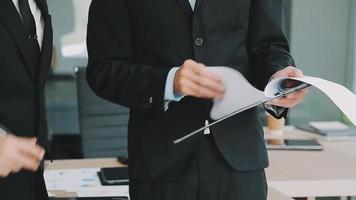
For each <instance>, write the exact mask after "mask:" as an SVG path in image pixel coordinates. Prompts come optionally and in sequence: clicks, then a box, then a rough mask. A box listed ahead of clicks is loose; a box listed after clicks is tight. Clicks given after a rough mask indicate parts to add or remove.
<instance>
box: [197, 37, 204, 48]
mask: <svg viewBox="0 0 356 200" xmlns="http://www.w3.org/2000/svg"><path fill="white" fill-rule="evenodd" d="M203 43H204V40H203V38H200V37H198V38H196V39H195V45H197V46H201V45H203Z"/></svg>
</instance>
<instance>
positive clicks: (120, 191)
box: [77, 185, 129, 197]
mask: <svg viewBox="0 0 356 200" xmlns="http://www.w3.org/2000/svg"><path fill="white" fill-rule="evenodd" d="M77 194H78V197H129V186H127V185H123V186H114V187H111V189H94V190H83V191H78V192H77Z"/></svg>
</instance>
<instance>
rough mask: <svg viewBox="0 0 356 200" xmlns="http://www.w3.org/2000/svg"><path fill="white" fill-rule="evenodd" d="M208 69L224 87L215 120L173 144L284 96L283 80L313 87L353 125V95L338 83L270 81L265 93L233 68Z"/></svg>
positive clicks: (308, 78)
mask: <svg viewBox="0 0 356 200" xmlns="http://www.w3.org/2000/svg"><path fill="white" fill-rule="evenodd" d="M209 70H211V71H212V72H214V73H216V74H217V75H218V76H220V78H221V79H222V81H223V83H224V85H225V95H224V98H223V99H215V100H214V105H213V107H212V109H211V111H210V117H211V118H212V119H213V120H216V121H214V122H212V123H211V124H209V125H206V126H204V127H202V128H200V129H197V130H195V131H193V132H191V133H189V134H187V135H185V136H183V137H181V138H178V139H176V140H175V141H174V144H177V143H180V142H182V141H184V140H186V139H188V138H189V137H192V136H193V135H195V134H198V133H201V132H202V131H203V130H205V129H206V128H208V127H210V126H213V125H215V124H217V123H220V122H221V121H223V120H225V119H227V118H229V117H232V116H234V115H236V114H238V113H240V112H243V111H245V110H247V109H250V108H252V107H255V106H258V105H260V104H263V103H266V102H268V101H270V100H272V99H275V98H279V97H281V96H283V95H284V94H285V93H286V92H285V91H281V83H282V81H283V80H286V79H290V80H296V81H300V82H303V83H306V84H301V85H300V86H303V85H306V86H314V87H315V88H317V89H319V90H320V91H322V92H323V93H324V94H326V95H327V96H328V97H329V98H330V99H331V100H332V101H333V102H334V103H335V105H336V106H337V107H338V108H339V109H340V110H341V111H342V112H343V113H344V114H345V115H346V116H347V117H348V118H349V119H350V121H351V122H352V123H353V124H354V125H356V95H355V94H354V93H352V92H351V91H350V90H348V89H347V88H346V87H344V86H342V85H340V84H337V83H334V82H331V81H327V80H324V79H321V78H316V77H311V76H304V77H301V78H291V77H285V78H279V79H275V80H272V81H271V82H270V83H268V85H267V86H266V88H265V90H264V91H260V90H258V89H256V88H255V87H253V86H252V85H251V84H250V83H249V82H248V80H247V79H246V78H245V77H244V76H243V75H242V74H241V73H240V72H238V71H236V70H235V69H232V68H229V67H215V66H214V67H209ZM298 87H299V86H296V87H294V88H291V89H290V90H289V91H287V93H289V92H294V91H296V90H297V89H298ZM303 87H304V86H303Z"/></svg>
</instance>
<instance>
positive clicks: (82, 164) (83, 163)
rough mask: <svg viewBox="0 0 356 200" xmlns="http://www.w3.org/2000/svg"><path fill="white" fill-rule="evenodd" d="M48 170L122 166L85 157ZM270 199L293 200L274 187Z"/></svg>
mask: <svg viewBox="0 0 356 200" xmlns="http://www.w3.org/2000/svg"><path fill="white" fill-rule="evenodd" d="M46 166H47V169H46V170H59V169H80V168H100V167H122V166H123V165H122V164H120V163H118V162H117V161H116V159H114V158H106V159H83V160H54V161H53V163H49V162H46ZM49 192H51V193H53V194H55V195H56V197H63V198H70V197H76V196H77V194H76V193H68V192H64V191H49ZM268 200H292V199H291V198H289V197H287V196H286V195H283V194H282V193H280V192H278V191H277V190H275V189H273V188H269V194H268Z"/></svg>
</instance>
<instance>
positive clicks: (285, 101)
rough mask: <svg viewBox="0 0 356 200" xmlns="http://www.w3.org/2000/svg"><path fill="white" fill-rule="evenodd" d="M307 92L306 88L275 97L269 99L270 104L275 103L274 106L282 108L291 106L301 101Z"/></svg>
mask: <svg viewBox="0 0 356 200" xmlns="http://www.w3.org/2000/svg"><path fill="white" fill-rule="evenodd" d="M307 94H308V90H307V89H303V90H300V91H298V92H294V93H292V94H289V95H287V96H286V97H282V98H279V99H275V100H273V101H271V102H270V104H271V105H276V106H281V107H284V108H293V107H295V106H296V105H297V104H299V103H301V102H302V101H303V100H304V97H305V96H306V95H307Z"/></svg>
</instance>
